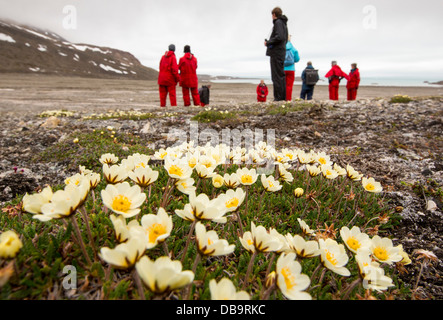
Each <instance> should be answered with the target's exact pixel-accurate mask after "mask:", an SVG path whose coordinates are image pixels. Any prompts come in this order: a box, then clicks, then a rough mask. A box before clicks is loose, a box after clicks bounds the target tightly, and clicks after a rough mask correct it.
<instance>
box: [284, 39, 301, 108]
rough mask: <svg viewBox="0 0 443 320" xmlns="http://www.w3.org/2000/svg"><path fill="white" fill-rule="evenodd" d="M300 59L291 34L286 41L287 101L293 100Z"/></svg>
mask: <svg viewBox="0 0 443 320" xmlns="http://www.w3.org/2000/svg"><path fill="white" fill-rule="evenodd" d="M299 61H300V56H299V54H298V51H297V49H295V47H294V45H293V44H292V42H291V36H289V37H288V42H287V43H286V59H285V76H286V101H291V100H292V89H293V87H294V80H295V63H297V62H299Z"/></svg>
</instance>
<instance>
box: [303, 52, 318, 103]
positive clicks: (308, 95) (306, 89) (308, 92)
mask: <svg viewBox="0 0 443 320" xmlns="http://www.w3.org/2000/svg"><path fill="white" fill-rule="evenodd" d="M306 69H312V70H314V67H313V66H312V62H311V61H308V63H307V66H306V68H305V70H303V72H302V74H301V80H302V82H303V84H302V87H301V92H300V99H302V100H312V96H313V95H314V87H315V84H314V85H309V84H307V83H306Z"/></svg>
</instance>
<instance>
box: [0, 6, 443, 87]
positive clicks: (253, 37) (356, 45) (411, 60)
mask: <svg viewBox="0 0 443 320" xmlns="http://www.w3.org/2000/svg"><path fill="white" fill-rule="evenodd" d="M68 5H70V6H73V8H75V12H73V11H65V12H64V11H63V10H64V9H65V10H66V6H68ZM275 6H280V7H281V8H282V9H283V13H284V14H285V15H286V16H287V17H288V18H289V22H288V27H289V32H290V34H291V35H292V43H293V44H294V45H295V47H296V48H297V49H298V50H299V52H300V56H301V61H300V62H299V64H297V65H296V69H297V74H298V75H299V74H300V72H301V71H302V69H303V68H304V66H305V65H306V62H307V61H308V60H311V61H313V63H314V66H315V67H316V68H319V69H320V70H321V72H323V71H324V72H325V73H326V72H327V70H328V69H329V67H330V61H331V60H337V61H338V63H339V65H341V67H342V68H343V69H344V70H345V71H349V69H350V64H351V63H352V62H357V63H358V64H359V68H360V70H361V72H362V73H363V72H364V74H366V75H367V76H372V77H373V76H399V75H401V76H404V77H417V76H418V77H423V78H428V79H432V78H436V79H439V80H442V79H443V41H441V34H443V23H442V12H443V1H442V0H421V1H417V0H413V1H412V0H389V1H387V0H334V1H325V0H322V1H320V0H306V1H305V0H297V1H294V0H280V1H273V0H272V1H270V0H242V1H239V0H235V1H233V0H223V1H211V0H188V1H182V0H168V1H150V0H13V1H11V0H0V18H2V19H11V20H13V21H16V22H18V23H24V24H29V25H33V26H36V27H39V28H43V29H48V30H51V31H53V32H55V33H58V34H59V35H61V36H62V37H64V38H66V39H67V40H68V41H70V42H73V43H87V44H94V45H100V46H108V47H113V48H116V49H121V50H125V51H129V52H131V53H132V54H134V55H135V56H136V57H137V58H138V59H139V60H140V61H141V62H142V63H143V64H144V65H146V66H148V67H152V68H155V69H158V63H159V60H160V57H161V55H162V54H163V53H164V52H165V51H166V49H167V47H168V45H169V44H170V43H174V44H175V45H176V47H177V51H176V53H177V56H178V57H180V56H181V55H182V52H183V47H184V45H186V44H189V45H190V46H191V48H192V51H193V53H194V54H195V55H196V57H197V59H198V62H199V70H198V72H199V73H201V74H211V75H234V76H266V75H268V74H269V73H270V70H269V58H268V57H266V56H265V47H264V45H263V41H264V39H265V38H267V37H268V36H269V34H270V31H271V29H272V19H271V13H270V12H271V10H272V8H274V7H275ZM68 8H69V7H68ZM73 14H75V18H76V24H75V26H74V24H73V20H69V21H68V20H67V19H68V18H71V17H73ZM67 22H69V23H68V25H69V26H70V27H74V29H68V28H67V27H66V26H67V24H66V23H67ZM440 78H441V79H440Z"/></svg>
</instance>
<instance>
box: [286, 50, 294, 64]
mask: <svg viewBox="0 0 443 320" xmlns="http://www.w3.org/2000/svg"><path fill="white" fill-rule="evenodd" d="M294 63H295V57H294V54H293V53H292V50H286V57H285V67H289V66H292V65H293V64H294Z"/></svg>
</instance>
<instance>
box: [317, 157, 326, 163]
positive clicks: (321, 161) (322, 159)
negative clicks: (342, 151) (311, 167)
mask: <svg viewBox="0 0 443 320" xmlns="http://www.w3.org/2000/svg"><path fill="white" fill-rule="evenodd" d="M318 162H320V163H321V164H326V159H325V158H319V159H318Z"/></svg>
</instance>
